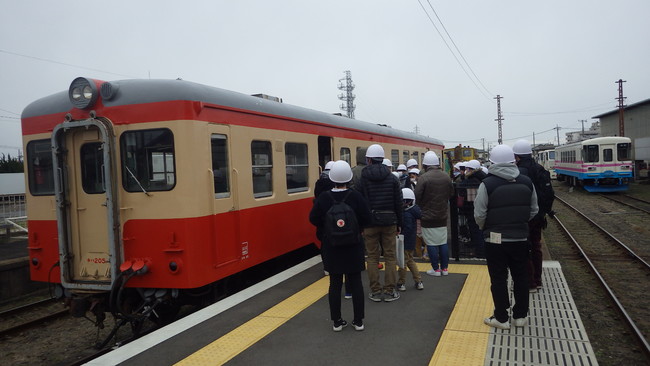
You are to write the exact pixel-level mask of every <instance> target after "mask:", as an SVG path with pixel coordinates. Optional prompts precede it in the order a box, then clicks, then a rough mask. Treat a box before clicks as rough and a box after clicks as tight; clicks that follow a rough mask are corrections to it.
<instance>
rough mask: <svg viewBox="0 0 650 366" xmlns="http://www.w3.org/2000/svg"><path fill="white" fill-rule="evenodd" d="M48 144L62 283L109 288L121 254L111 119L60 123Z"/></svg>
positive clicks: (101, 288) (102, 288)
mask: <svg viewBox="0 0 650 366" xmlns="http://www.w3.org/2000/svg"><path fill="white" fill-rule="evenodd" d="M52 147H53V160H54V178H55V179H54V185H55V196H56V205H57V223H58V232H59V256H60V258H59V264H60V266H61V282H62V285H63V286H64V287H66V288H71V289H75V288H77V289H84V290H89V289H92V290H109V289H110V287H111V283H112V281H113V279H114V278H116V275H117V269H118V265H119V264H120V263H121V258H122V249H121V248H122V247H121V244H120V241H119V238H120V236H119V216H118V214H119V210H117V202H116V201H117V195H116V192H115V184H114V182H115V174H114V172H115V169H114V158H113V154H114V153H113V151H114V149H113V147H114V136H113V133H112V127H111V124H110V122H108V121H101V120H97V119H89V120H84V121H68V122H64V123H62V124H60V125H58V126H57V127H56V128H55V129H54V131H53V134H52Z"/></svg>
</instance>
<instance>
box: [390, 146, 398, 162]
mask: <svg viewBox="0 0 650 366" xmlns="http://www.w3.org/2000/svg"><path fill="white" fill-rule="evenodd" d="M390 161H391V162H393V166H397V165H399V164H400V162H399V150H397V149H393V150H391V151H390ZM395 164H397V165H395Z"/></svg>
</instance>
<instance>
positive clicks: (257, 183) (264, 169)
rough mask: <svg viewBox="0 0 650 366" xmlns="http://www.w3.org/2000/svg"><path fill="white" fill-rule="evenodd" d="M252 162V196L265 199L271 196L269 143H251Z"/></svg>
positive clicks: (271, 176) (271, 161) (271, 157)
mask: <svg viewBox="0 0 650 366" xmlns="http://www.w3.org/2000/svg"><path fill="white" fill-rule="evenodd" d="M251 157H252V160H253V164H252V165H253V196H254V197H255V198H260V197H267V196H270V195H272V194H273V154H272V150H271V143H270V142H269V141H253V142H252V143H251Z"/></svg>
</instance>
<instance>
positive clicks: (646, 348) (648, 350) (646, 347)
mask: <svg viewBox="0 0 650 366" xmlns="http://www.w3.org/2000/svg"><path fill="white" fill-rule="evenodd" d="M556 198H557V199H559V200H560V201H561V202H563V203H564V204H566V205H567V206H569V207H571V208H572V209H574V210H575V211H576V212H577V213H579V214H581V215H582V216H583V217H584V218H586V219H587V220H588V221H589V222H591V223H592V224H594V225H595V226H596V227H598V228H599V229H600V230H602V231H604V232H605V233H607V235H609V236H610V237H612V238H613V236H612V235H611V234H610V233H608V232H607V231H605V230H604V229H603V228H601V227H600V226H599V225H598V224H596V223H594V222H593V221H592V220H591V219H589V218H588V217H586V216H584V214H582V212H580V211H578V210H576V209H575V208H574V207H573V206H571V205H570V204H568V203H567V202H566V201H564V200H562V199H561V198H559V197H557V196H556ZM553 218H554V219H555V221H557V223H558V224H559V225H560V227H562V229H563V230H564V232H565V233H566V235H567V236H568V237H569V239H571V241H572V242H573V244H574V245H575V246H576V248H577V249H578V251H579V252H580V255H581V256H582V258H584V260H585V261H586V262H587V264H588V265H589V268H591V271H592V272H593V273H594V274H595V275H596V277H597V278H598V280H599V281H600V284H601V285H602V286H603V288H604V289H605V291H606V292H607V294H608V295H609V297H610V298H611V299H612V301H614V303H615V304H616V306H617V307H618V310H619V312H620V313H621V314H622V315H623V317H624V318H625V321H626V322H627V324H628V325H629V326H630V328H631V329H632V331H633V333H634V335H635V336H636V338H637V340H638V341H639V343H640V344H641V346H642V348H643V352H644V353H645V355H646V357H648V358H650V344H649V343H648V341H647V340H646V339H645V337H644V336H643V333H642V332H641V330H639V328H638V327H637V325H636V323H635V322H634V320H632V318H631V317H630V315H629V314H628V313H627V310H625V307H623V304H621V302H620V301H619V300H618V298H617V297H616V295H615V294H614V292H613V291H612V289H611V288H610V287H609V285H607V281H605V279H604V278H603V276H602V275H601V274H600V272H599V271H598V269H597V268H596V266H595V265H594V263H593V262H592V261H591V259H589V256H588V255H587V253H586V252H585V251H584V250H583V249H582V246H581V245H580V244H579V243H578V241H577V240H576V239H575V238H574V237H573V235H571V233H570V232H569V229H567V227H566V226H565V225H564V224H563V223H562V221H560V219H559V218H558V217H557V215H555V216H554V217H553ZM614 239H615V240H616V241H617V242H618V243H621V242H620V241H619V240H618V239H616V238H614ZM621 244H622V243H621ZM623 246H624V247H625V248H626V249H628V250H629V248H627V246H625V245H623ZM637 258H638V256H637ZM643 262H644V263H645V261H643ZM646 265H647V263H646Z"/></svg>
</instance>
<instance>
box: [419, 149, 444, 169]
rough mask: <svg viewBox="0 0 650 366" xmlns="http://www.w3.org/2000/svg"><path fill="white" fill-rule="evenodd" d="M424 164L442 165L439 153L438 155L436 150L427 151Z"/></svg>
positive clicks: (423, 160)
mask: <svg viewBox="0 0 650 366" xmlns="http://www.w3.org/2000/svg"><path fill="white" fill-rule="evenodd" d="M422 165H427V166H432V165H440V159H438V155H436V153H435V152H433V151H427V152H426V153H425V154H424V158H423V159H422Z"/></svg>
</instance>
